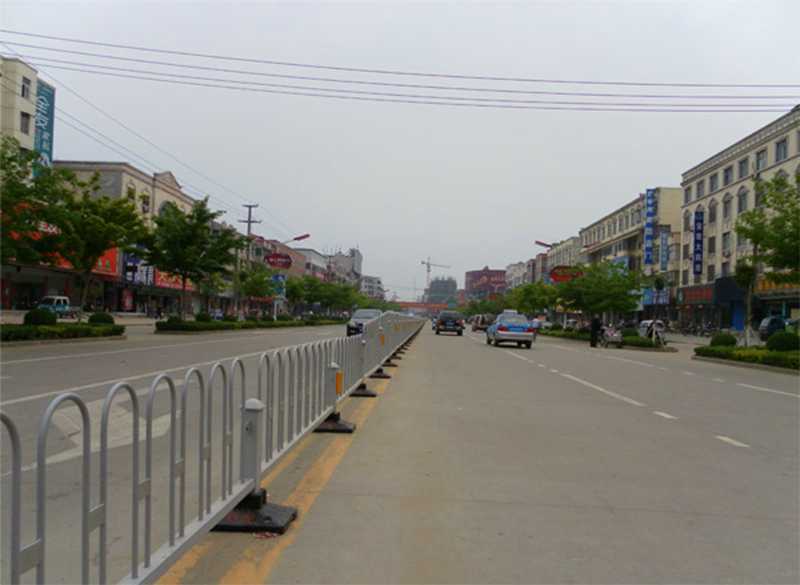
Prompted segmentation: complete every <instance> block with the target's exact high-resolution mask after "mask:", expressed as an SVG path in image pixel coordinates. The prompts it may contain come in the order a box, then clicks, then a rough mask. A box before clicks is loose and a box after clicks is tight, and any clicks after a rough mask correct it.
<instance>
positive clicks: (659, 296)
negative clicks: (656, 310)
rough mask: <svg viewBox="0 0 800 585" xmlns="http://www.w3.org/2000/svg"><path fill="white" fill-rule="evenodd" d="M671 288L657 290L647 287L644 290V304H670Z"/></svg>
mask: <svg viewBox="0 0 800 585" xmlns="http://www.w3.org/2000/svg"><path fill="white" fill-rule="evenodd" d="M668 304H669V289H664V290H655V289H652V288H646V289H644V290H643V291H642V305H648V306H649V305H668Z"/></svg>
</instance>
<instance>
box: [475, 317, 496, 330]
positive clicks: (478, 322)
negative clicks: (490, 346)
mask: <svg viewBox="0 0 800 585" xmlns="http://www.w3.org/2000/svg"><path fill="white" fill-rule="evenodd" d="M493 321H494V315H489V314H484V315H475V317H474V318H473V319H472V330H473V331H486V330H487V329H488V328H489V325H491V324H492V322H493Z"/></svg>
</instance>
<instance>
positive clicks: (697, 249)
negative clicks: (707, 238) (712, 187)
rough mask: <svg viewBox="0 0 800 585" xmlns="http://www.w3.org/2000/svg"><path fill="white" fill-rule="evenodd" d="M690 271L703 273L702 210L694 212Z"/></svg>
mask: <svg viewBox="0 0 800 585" xmlns="http://www.w3.org/2000/svg"><path fill="white" fill-rule="evenodd" d="M692 250H693V252H692V272H693V273H694V274H703V212H702V211H695V212H694V244H693V248H692Z"/></svg>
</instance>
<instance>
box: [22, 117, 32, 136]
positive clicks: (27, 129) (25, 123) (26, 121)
mask: <svg viewBox="0 0 800 585" xmlns="http://www.w3.org/2000/svg"><path fill="white" fill-rule="evenodd" d="M19 131H20V132H22V133H23V134H30V133H31V115H30V114H29V113H28V112H20V113H19Z"/></svg>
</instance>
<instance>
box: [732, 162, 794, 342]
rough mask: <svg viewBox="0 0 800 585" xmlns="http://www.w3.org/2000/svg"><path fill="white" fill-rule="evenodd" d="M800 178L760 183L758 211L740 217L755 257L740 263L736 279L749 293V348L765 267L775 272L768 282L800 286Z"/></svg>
mask: <svg viewBox="0 0 800 585" xmlns="http://www.w3.org/2000/svg"><path fill="white" fill-rule="evenodd" d="M799 183H800V176H795V180H794V184H792V182H791V181H790V180H789V178H788V177H786V176H784V175H776V176H775V177H773V178H772V179H770V180H769V181H763V180H760V179H756V182H755V192H756V202H757V203H758V204H757V205H756V207H755V208H754V209H751V210H749V211H745V212H744V213H742V214H740V215H739V217H738V219H737V220H736V233H737V234H738V235H739V236H742V237H745V238H747V239H748V240H750V242H751V243H752V246H753V249H752V253H751V254H750V256H749V257H747V258H740V259H739V260H738V261H737V262H736V270H735V273H734V279H735V280H736V283H737V284H738V285H739V286H740V287H742V288H743V289H744V290H745V345H747V346H749V345H750V328H751V322H752V320H753V292H754V290H755V287H756V282H757V280H758V273H759V267H760V266H761V265H762V264H763V265H766V266H768V267H770V268H772V271H770V272H767V273H765V274H764V278H766V279H767V280H769V281H771V282H776V283H792V284H798V283H800V193H799V192H798V184H799Z"/></svg>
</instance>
